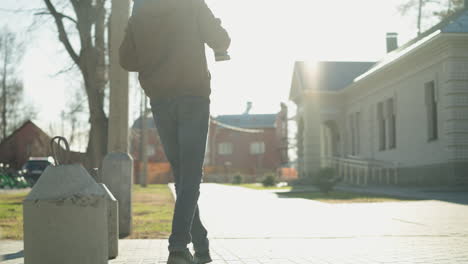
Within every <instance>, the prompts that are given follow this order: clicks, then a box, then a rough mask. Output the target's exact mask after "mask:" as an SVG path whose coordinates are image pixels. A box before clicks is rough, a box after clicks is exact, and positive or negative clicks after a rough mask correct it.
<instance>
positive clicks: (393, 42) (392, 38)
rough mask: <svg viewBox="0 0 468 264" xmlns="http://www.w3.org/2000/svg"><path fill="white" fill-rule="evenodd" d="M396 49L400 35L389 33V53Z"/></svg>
mask: <svg viewBox="0 0 468 264" xmlns="http://www.w3.org/2000/svg"><path fill="white" fill-rule="evenodd" d="M465 1H468V0H465ZM396 49H398V33H387V53H390V52H392V51H394V50H396Z"/></svg>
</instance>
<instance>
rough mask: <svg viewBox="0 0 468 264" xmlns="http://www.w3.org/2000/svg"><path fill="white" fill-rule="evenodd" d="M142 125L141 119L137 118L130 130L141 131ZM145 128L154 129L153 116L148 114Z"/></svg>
mask: <svg viewBox="0 0 468 264" xmlns="http://www.w3.org/2000/svg"><path fill="white" fill-rule="evenodd" d="M141 125H142V117H141V116H140V117H138V118H137V120H135V122H133V125H132V129H141ZM146 127H147V128H153V129H155V128H156V124H155V123H154V119H153V115H152V114H149V115H148V117H147V118H146Z"/></svg>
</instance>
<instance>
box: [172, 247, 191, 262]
mask: <svg viewBox="0 0 468 264" xmlns="http://www.w3.org/2000/svg"><path fill="white" fill-rule="evenodd" d="M167 264H193V257H192V254H191V253H190V251H188V250H186V251H172V252H170V253H169V258H168V259H167Z"/></svg>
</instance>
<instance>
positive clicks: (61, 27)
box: [44, 0, 80, 65]
mask: <svg viewBox="0 0 468 264" xmlns="http://www.w3.org/2000/svg"><path fill="white" fill-rule="evenodd" d="M44 3H45V4H46V6H47V9H49V11H50V14H51V15H52V16H53V17H54V20H55V24H57V30H58V33H59V39H60V41H61V42H62V43H63V45H64V46H65V49H66V50H67V52H68V54H69V55H70V57H71V58H72V60H73V61H74V62H75V63H76V64H77V65H80V57H79V56H78V54H77V53H76V52H75V50H74V49H73V46H72V45H71V43H70V39H69V38H68V34H67V32H66V31H65V26H64V25H63V21H62V19H63V17H62V16H61V15H62V14H60V13H59V12H57V10H56V9H55V6H54V5H53V4H52V2H51V1H50V0H44Z"/></svg>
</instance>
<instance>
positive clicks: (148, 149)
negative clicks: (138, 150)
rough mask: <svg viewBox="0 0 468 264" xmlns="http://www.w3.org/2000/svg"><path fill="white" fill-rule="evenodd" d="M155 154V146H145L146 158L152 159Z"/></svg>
mask: <svg viewBox="0 0 468 264" xmlns="http://www.w3.org/2000/svg"><path fill="white" fill-rule="evenodd" d="M155 154H156V145H152V144H149V145H146V155H147V156H148V157H152V156H154V155H155Z"/></svg>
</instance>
